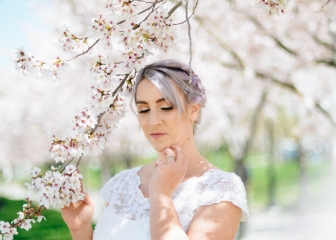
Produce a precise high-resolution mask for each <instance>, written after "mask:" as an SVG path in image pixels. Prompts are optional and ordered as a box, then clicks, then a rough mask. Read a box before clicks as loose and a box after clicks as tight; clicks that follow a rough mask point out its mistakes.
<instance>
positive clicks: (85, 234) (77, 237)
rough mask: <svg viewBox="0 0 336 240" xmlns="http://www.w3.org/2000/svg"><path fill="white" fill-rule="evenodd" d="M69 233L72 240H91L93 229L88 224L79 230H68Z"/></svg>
mask: <svg viewBox="0 0 336 240" xmlns="http://www.w3.org/2000/svg"><path fill="white" fill-rule="evenodd" d="M70 233H71V236H72V239H73V240H84V239H85V240H91V239H92V237H93V228H92V225H91V224H90V225H87V226H83V227H81V228H79V229H73V230H71V229H70Z"/></svg>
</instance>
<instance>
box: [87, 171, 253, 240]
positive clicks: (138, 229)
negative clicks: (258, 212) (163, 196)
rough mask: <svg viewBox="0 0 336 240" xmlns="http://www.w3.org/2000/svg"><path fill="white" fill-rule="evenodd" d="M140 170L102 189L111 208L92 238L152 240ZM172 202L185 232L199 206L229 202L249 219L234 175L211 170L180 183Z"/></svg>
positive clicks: (125, 173)
mask: <svg viewBox="0 0 336 240" xmlns="http://www.w3.org/2000/svg"><path fill="white" fill-rule="evenodd" d="M141 167H142V166H139V167H136V168H133V169H130V170H124V171H122V172H120V173H119V174H116V175H115V176H114V177H113V178H111V179H110V180H109V181H108V182H107V183H106V185H105V186H104V187H103V189H102V190H101V195H102V196H103V198H104V199H105V200H106V201H107V202H109V206H108V207H107V208H106V209H105V210H104V213H103V215H102V217H101V219H100V220H99V222H98V223H97V226H96V229H95V231H94V238H93V239H97V240H105V239H106V240H111V239H114V240H115V239H142V240H145V239H148V240H149V239H150V237H149V208H150V202H149V199H148V198H145V197H144V196H143V194H142V192H141V190H140V189H139V186H140V184H141V181H140V177H139V176H138V174H137V173H138V171H139V170H140V169H141ZM172 199H173V202H174V206H175V208H176V212H177V214H178V217H179V220H180V223H181V226H182V228H183V229H184V231H186V232H187V230H188V228H189V224H190V222H191V220H192V218H193V216H194V214H195V212H196V210H197V209H198V208H199V207H200V206H204V205H211V204H214V203H219V202H222V201H230V202H232V203H233V204H235V205H236V206H238V207H240V208H241V209H242V211H243V214H242V217H241V221H246V220H247V219H248V208H247V201H246V193H245V188H244V185H243V183H242V181H241V179H240V178H239V177H238V176H237V175H235V174H234V173H227V172H223V171H222V170H219V169H210V170H209V171H207V172H205V173H204V174H203V175H202V176H200V177H195V178H190V179H188V180H187V181H185V182H183V183H181V184H180V185H179V186H178V187H177V189H176V190H175V192H174V194H173V196H172ZM126 236H127V237H126Z"/></svg>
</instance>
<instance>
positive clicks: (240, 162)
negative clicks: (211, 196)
mask: <svg viewBox="0 0 336 240" xmlns="http://www.w3.org/2000/svg"><path fill="white" fill-rule="evenodd" d="M244 160H245V159H243V158H240V159H235V161H234V162H235V166H234V167H235V173H236V174H237V175H238V176H239V177H240V178H241V180H242V181H243V183H244V186H245V189H246V192H247V183H248V180H249V176H248V171H247V168H246V166H245V161H244ZM245 234H246V223H245V222H241V223H240V226H239V230H238V233H237V236H236V239H242V238H243V237H244V236H245Z"/></svg>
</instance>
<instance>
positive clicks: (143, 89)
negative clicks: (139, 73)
mask: <svg viewBox="0 0 336 240" xmlns="http://www.w3.org/2000/svg"><path fill="white" fill-rule="evenodd" d="M160 98H164V96H163V94H162V92H161V91H160V90H159V89H158V87H157V86H155V85H154V84H153V83H152V82H151V81H149V80H148V79H146V78H145V79H143V80H141V81H140V82H139V84H138V87H137V90H136V93H135V100H136V101H146V100H148V99H160Z"/></svg>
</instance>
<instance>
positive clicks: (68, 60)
mask: <svg viewBox="0 0 336 240" xmlns="http://www.w3.org/2000/svg"><path fill="white" fill-rule="evenodd" d="M99 41H100V39H97V41H95V42H94V43H93V44H92V45H91V46H90V47H89V48H88V49H87V50H86V51H85V52H82V53H80V54H78V55H76V56H74V57H73V58H70V59H69V60H68V61H71V60H73V59H75V58H77V57H79V56H82V55H84V54H86V53H88V52H89V51H90V50H91V49H92V48H93V47H94V46H95V45H96V44H97V43H98V42H99Z"/></svg>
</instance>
